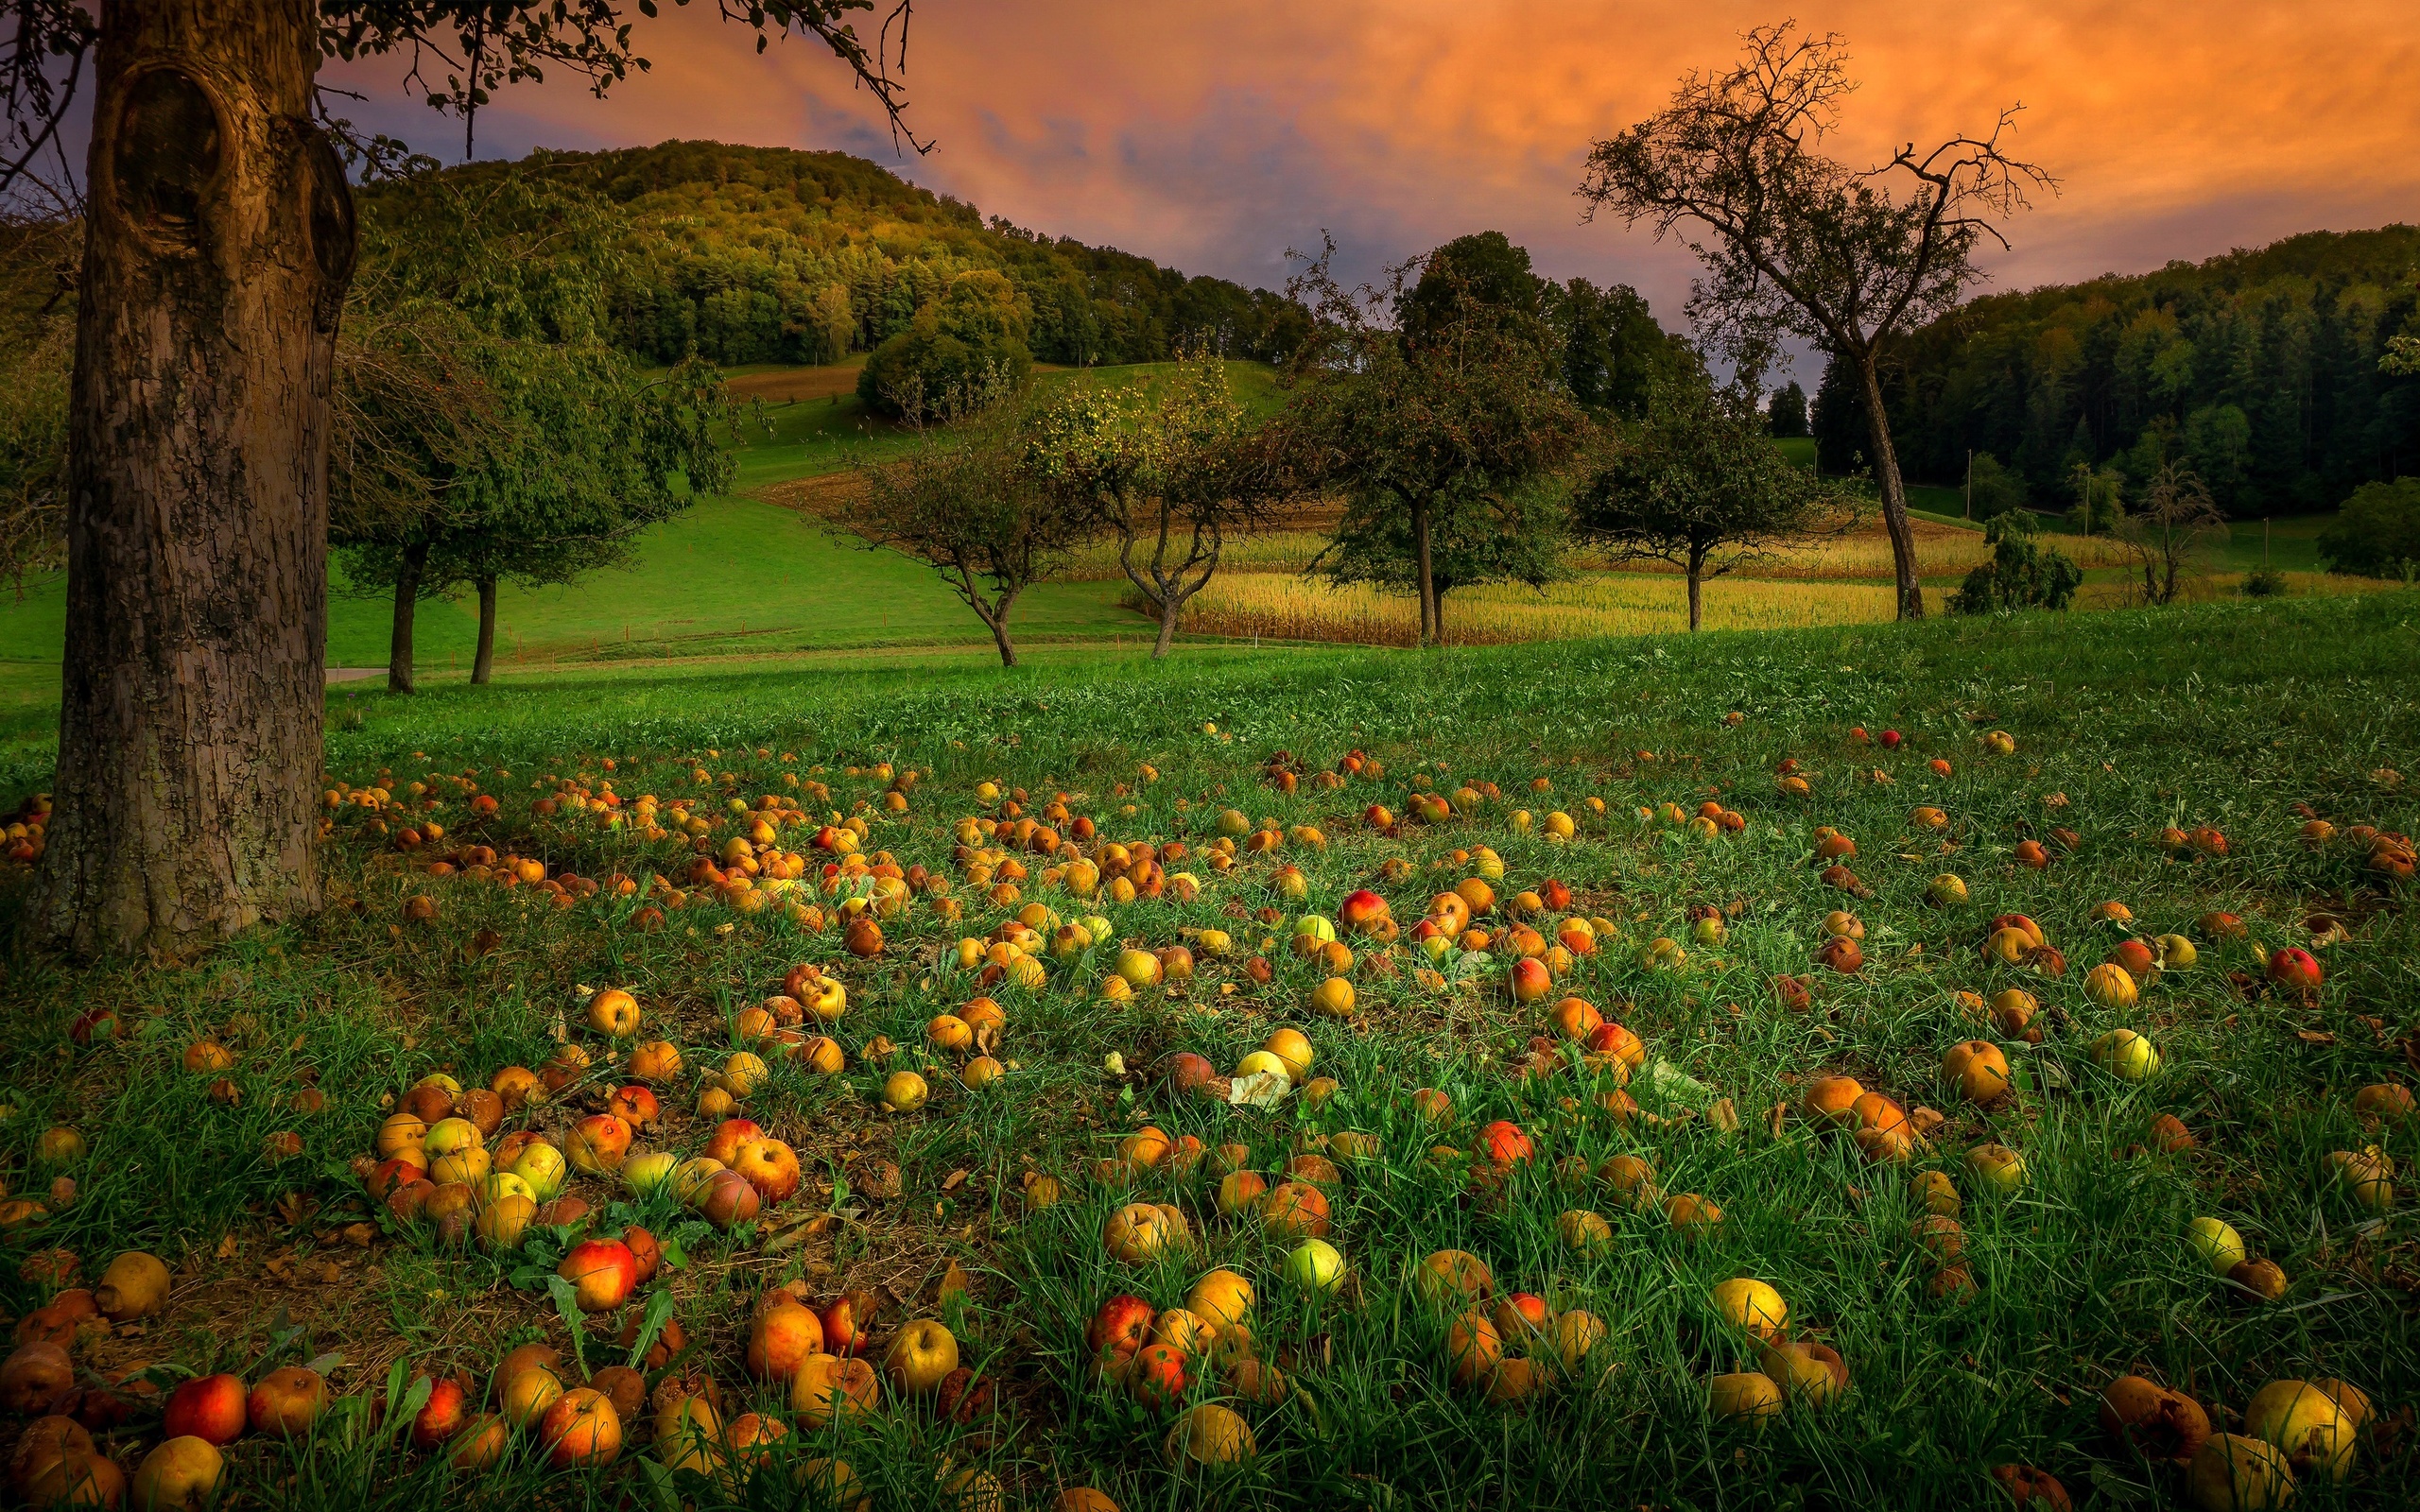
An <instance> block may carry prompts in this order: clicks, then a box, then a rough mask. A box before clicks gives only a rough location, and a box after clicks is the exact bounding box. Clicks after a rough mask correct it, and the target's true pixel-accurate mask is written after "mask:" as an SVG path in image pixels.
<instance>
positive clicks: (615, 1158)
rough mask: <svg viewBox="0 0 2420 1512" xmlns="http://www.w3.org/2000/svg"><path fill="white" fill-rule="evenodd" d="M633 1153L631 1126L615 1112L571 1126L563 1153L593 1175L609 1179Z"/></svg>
mask: <svg viewBox="0 0 2420 1512" xmlns="http://www.w3.org/2000/svg"><path fill="white" fill-rule="evenodd" d="M630 1153H631V1125H628V1124H625V1123H623V1122H622V1121H621V1120H620V1119H619V1118H617V1117H615V1116H614V1114H612V1113H591V1114H590V1115H588V1116H587V1117H586V1118H583V1119H581V1120H580V1121H579V1123H578V1124H575V1125H572V1131H571V1137H570V1138H569V1139H567V1140H565V1141H564V1142H563V1154H564V1155H565V1156H566V1157H567V1158H569V1160H571V1163H572V1165H573V1166H574V1167H575V1168H576V1169H579V1170H581V1171H585V1172H587V1173H588V1174H589V1175H591V1176H610V1175H612V1174H613V1173H614V1172H615V1171H618V1170H620V1169H621V1168H622V1161H623V1160H624V1158H626V1157H627V1156H629V1154H630Z"/></svg>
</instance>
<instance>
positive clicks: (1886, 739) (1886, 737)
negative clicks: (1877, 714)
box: [1882, 730, 1907, 750]
mask: <svg viewBox="0 0 2420 1512" xmlns="http://www.w3.org/2000/svg"><path fill="white" fill-rule="evenodd" d="M1905 739H1907V737H1906V736H1905V735H1902V734H1900V733H1899V732H1898V731H1897V730H1884V731H1883V732H1882V748H1883V749H1884V750H1897V749H1898V748H1899V743H1900V742H1901V741H1903V740H1905Z"/></svg>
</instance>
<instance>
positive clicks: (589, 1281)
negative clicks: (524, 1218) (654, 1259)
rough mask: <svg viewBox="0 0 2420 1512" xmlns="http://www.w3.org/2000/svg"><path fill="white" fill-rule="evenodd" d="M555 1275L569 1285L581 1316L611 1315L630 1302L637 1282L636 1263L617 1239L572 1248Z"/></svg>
mask: <svg viewBox="0 0 2420 1512" xmlns="http://www.w3.org/2000/svg"><path fill="white" fill-rule="evenodd" d="M555 1274H556V1275H558V1276H561V1277H562V1279H563V1280H567V1281H569V1282H571V1284H572V1289H573V1290H574V1291H575V1292H577V1293H578V1294H579V1310H580V1311H581V1312H583V1313H610V1312H612V1311H613V1310H614V1309H615V1308H617V1307H619V1306H621V1305H622V1304H623V1303H624V1302H627V1301H629V1300H630V1299H631V1291H632V1290H633V1289H635V1288H636V1287H637V1285H638V1283H639V1261H638V1257H637V1256H636V1255H633V1254H631V1246H628V1245H626V1244H623V1243H622V1242H621V1241H620V1240H618V1239H583V1240H581V1241H580V1242H579V1244H576V1245H574V1246H571V1253H569V1254H567V1255H565V1256H564V1257H563V1259H562V1264H560V1265H557V1266H556V1267H555Z"/></svg>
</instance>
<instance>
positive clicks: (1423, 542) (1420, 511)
mask: <svg viewBox="0 0 2420 1512" xmlns="http://www.w3.org/2000/svg"><path fill="white" fill-rule="evenodd" d="M1411 536H1412V542H1413V550H1414V554H1415V556H1417V558H1419V564H1420V644H1423V645H1430V644H1435V643H1437V642H1439V641H1442V640H1443V639H1444V638H1445V627H1444V626H1443V625H1442V624H1440V623H1439V621H1441V620H1442V619H1443V617H1444V609H1445V606H1444V605H1443V603H1441V602H1439V600H1438V596H1437V575H1436V574H1435V573H1434V572H1433V571H1432V570H1431V563H1430V558H1429V553H1428V503H1427V501H1426V500H1425V499H1414V500H1413V501H1412V504H1411Z"/></svg>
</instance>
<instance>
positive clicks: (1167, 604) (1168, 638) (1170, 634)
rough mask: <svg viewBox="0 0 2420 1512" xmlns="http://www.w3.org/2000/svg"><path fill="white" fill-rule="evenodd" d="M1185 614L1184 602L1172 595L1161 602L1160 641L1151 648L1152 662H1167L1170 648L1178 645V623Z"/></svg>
mask: <svg viewBox="0 0 2420 1512" xmlns="http://www.w3.org/2000/svg"><path fill="white" fill-rule="evenodd" d="M1183 614H1184V599H1181V598H1178V597H1176V596H1174V595H1173V594H1171V595H1170V596H1168V597H1167V598H1165V599H1162V600H1161V601H1160V639H1159V641H1158V643H1157V644H1154V645H1153V646H1152V647H1151V660H1152V661H1154V662H1161V661H1166V660H1167V654H1168V648H1169V647H1171V646H1173V645H1175V644H1176V622H1177V620H1178V618H1179V617H1180V616H1181V615H1183Z"/></svg>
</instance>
